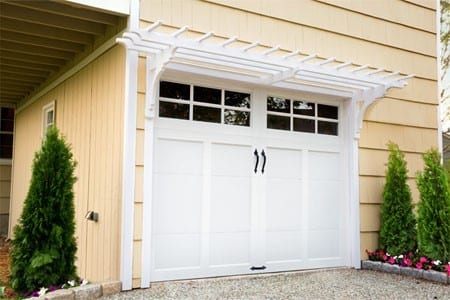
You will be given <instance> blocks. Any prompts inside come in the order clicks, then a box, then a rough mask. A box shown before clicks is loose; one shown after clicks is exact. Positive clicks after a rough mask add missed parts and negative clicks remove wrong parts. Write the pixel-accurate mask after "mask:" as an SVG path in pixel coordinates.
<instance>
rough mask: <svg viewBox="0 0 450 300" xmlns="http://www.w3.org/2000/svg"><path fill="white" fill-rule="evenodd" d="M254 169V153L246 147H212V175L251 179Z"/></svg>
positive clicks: (213, 145) (221, 145)
mask: <svg viewBox="0 0 450 300" xmlns="http://www.w3.org/2000/svg"><path fill="white" fill-rule="evenodd" d="M252 169H253V151H252V147H251V146H249V145H248V146H246V145H228V144H214V143H213V144H212V145H211V174H212V175H220V176H233V177H234V176H238V177H250V176H251V174H252Z"/></svg>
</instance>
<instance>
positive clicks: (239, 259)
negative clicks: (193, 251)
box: [209, 232, 251, 266]
mask: <svg viewBox="0 0 450 300" xmlns="http://www.w3.org/2000/svg"><path fill="white" fill-rule="evenodd" d="M250 241H251V238H250V232H237V233H213V234H211V235H210V254H209V257H210V265H212V266H218V265H228V266H229V265H241V264H246V265H248V264H250V260H251V257H250Z"/></svg>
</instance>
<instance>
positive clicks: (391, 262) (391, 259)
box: [389, 257, 395, 265]
mask: <svg viewBox="0 0 450 300" xmlns="http://www.w3.org/2000/svg"><path fill="white" fill-rule="evenodd" d="M389 263H390V264H391V265H393V264H395V258H393V257H391V258H389Z"/></svg>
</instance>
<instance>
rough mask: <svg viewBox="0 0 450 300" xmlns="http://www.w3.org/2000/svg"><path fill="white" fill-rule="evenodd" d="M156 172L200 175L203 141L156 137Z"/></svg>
mask: <svg viewBox="0 0 450 300" xmlns="http://www.w3.org/2000/svg"><path fill="white" fill-rule="evenodd" d="M154 164H155V169H154V171H155V172H156V173H177V174H196V175H200V174H202V171H203V143H202V142H195V141H183V140H172V139H162V138H160V139H158V140H157V142H156V149H155V160H154Z"/></svg>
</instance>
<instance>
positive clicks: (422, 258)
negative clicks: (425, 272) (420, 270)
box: [419, 256, 428, 263]
mask: <svg viewBox="0 0 450 300" xmlns="http://www.w3.org/2000/svg"><path fill="white" fill-rule="evenodd" d="M419 261H420V262H421V263H427V262H428V258H426V257H424V256H422V257H420V259H419Z"/></svg>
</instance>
